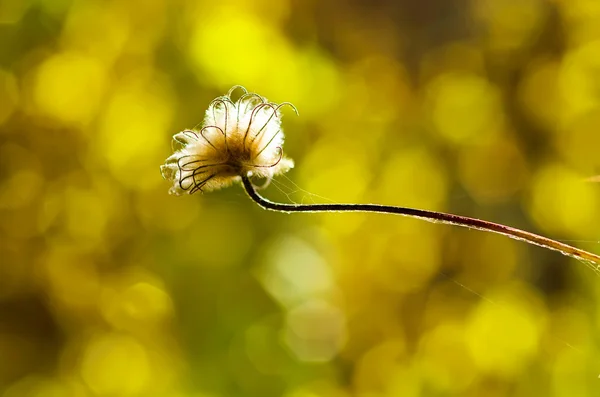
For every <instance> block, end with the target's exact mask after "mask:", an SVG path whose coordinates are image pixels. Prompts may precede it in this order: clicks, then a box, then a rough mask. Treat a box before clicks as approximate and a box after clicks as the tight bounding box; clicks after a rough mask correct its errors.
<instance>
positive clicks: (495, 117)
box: [427, 73, 503, 144]
mask: <svg viewBox="0 0 600 397" xmlns="http://www.w3.org/2000/svg"><path fill="white" fill-rule="evenodd" d="M427 96H428V101H429V103H430V106H431V112H432V114H431V118H432V121H433V124H434V126H435V127H436V130H437V132H438V133H439V134H440V135H441V136H442V137H443V138H444V139H447V140H448V141H450V142H452V143H455V144H459V143H460V144H467V143H472V142H480V141H481V140H482V139H485V138H487V137H489V136H490V134H492V133H494V132H495V131H496V129H497V128H498V126H499V124H498V123H501V122H502V120H503V119H502V109H501V106H500V99H499V97H498V92H497V89H496V88H495V87H494V86H492V85H491V84H490V83H489V82H488V81H487V80H485V79H484V78H482V77H480V76H477V75H476V74H470V73H447V74H443V75H441V76H439V77H437V78H436V79H435V80H433V81H432V82H431V83H430V84H429V86H428V87H427Z"/></svg>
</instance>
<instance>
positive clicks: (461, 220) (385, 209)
mask: <svg viewBox="0 0 600 397" xmlns="http://www.w3.org/2000/svg"><path fill="white" fill-rule="evenodd" d="M242 183H243V184H244V189H245V190H246V193H248V196H250V198H251V199H252V200H254V201H255V202H256V203H257V204H258V205H260V206H261V207H262V208H264V209H266V210H271V211H279V212H285V213H292V212H378V213H384V214H395V215H403V216H409V217H413V218H418V219H422V220H425V221H428V222H433V223H445V224H448V225H455V226H462V227H467V228H469V229H477V230H482V231H485V232H491V233H497V234H501V235H504V236H507V237H510V238H512V239H515V240H520V241H524V242H526V243H529V244H533V245H537V246H540V247H543V248H547V249H550V250H553V251H558V252H560V253H561V254H563V255H566V256H569V257H571V258H575V259H577V260H579V261H581V262H583V263H584V264H585V265H586V266H587V267H589V268H590V269H592V270H593V271H594V272H595V273H596V274H600V256H598V255H596V254H593V253H591V252H587V251H584V250H581V249H579V248H575V247H572V246H570V245H568V244H564V243H561V242H559V241H556V240H552V239H549V238H547V237H544V236H540V235H538V234H534V233H530V232H526V231H524V230H521V229H517V228H514V227H510V226H505V225H501V224H499V223H494V222H488V221H484V220H481V219H476V218H469V217H466V216H460V215H453V214H446V213H444V212H437V211H427V210H421V209H417V208H407V207H395V206H391V205H379V204H283V203H275V202H273V201H270V200H268V199H266V198H264V197H262V196H261V195H260V194H258V192H257V191H256V189H255V188H254V185H252V182H251V181H250V179H249V178H248V176H242Z"/></svg>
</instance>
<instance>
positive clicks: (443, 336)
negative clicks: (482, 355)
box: [418, 323, 477, 393]
mask: <svg viewBox="0 0 600 397" xmlns="http://www.w3.org/2000/svg"><path fill="white" fill-rule="evenodd" d="M418 362H419V364H418V366H419V368H420V369H421V371H422V373H423V375H424V378H425V379H426V381H427V383H428V384H430V385H431V386H432V387H433V388H434V389H436V390H439V391H440V392H446V393H458V392H460V391H462V390H465V389H466V388H467V387H468V386H469V385H470V384H471V383H472V382H473V380H474V379H475V376H476V373H477V369H476V367H475V365H474V363H473V360H472V358H471V356H470V354H469V351H468V349H467V346H466V343H465V330H464V326H463V325H462V324H459V323H446V324H442V325H440V326H438V327H435V328H434V329H433V330H431V331H429V332H428V333H426V334H425V335H423V336H422V338H421V341H420V349H419V354H418Z"/></svg>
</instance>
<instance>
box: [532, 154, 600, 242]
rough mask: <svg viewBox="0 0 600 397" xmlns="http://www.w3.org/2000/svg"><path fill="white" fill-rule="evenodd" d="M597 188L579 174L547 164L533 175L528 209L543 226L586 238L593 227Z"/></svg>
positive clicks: (546, 228)
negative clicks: (591, 220) (592, 220)
mask: <svg viewBox="0 0 600 397" xmlns="http://www.w3.org/2000/svg"><path fill="white" fill-rule="evenodd" d="M599 194H600V193H599V192H598V190H597V189H596V186H594V184H592V183H586V182H584V178H583V177H582V176H581V175H577V174H575V173H574V172H573V171H571V170H569V169H567V168H564V167H561V166H559V165H549V166H546V167H544V168H542V169H541V170H540V171H539V172H538V174H537V175H536V176H535V177H534V180H533V187H532V193H531V195H532V196H531V200H530V202H529V213H530V214H531V216H532V217H533V219H534V220H535V222H536V223H537V224H538V225H539V226H540V227H542V228H543V229H544V230H548V231H551V232H553V233H554V234H563V235H568V236H574V237H577V238H589V236H591V235H593V234H594V233H595V231H596V224H595V223H594V222H590V219H594V217H595V216H596V214H597V213H598V208H600V207H599V205H600V197H599Z"/></svg>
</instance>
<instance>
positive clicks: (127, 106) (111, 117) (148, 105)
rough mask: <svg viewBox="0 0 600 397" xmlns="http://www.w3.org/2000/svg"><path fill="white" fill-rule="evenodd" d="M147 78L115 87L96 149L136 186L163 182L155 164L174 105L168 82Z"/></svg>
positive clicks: (117, 174) (123, 178)
mask: <svg viewBox="0 0 600 397" xmlns="http://www.w3.org/2000/svg"><path fill="white" fill-rule="evenodd" d="M146 78H147V79H148V80H147V81H144V80H145V78H140V79H139V80H130V82H129V84H125V85H122V86H120V87H119V88H118V89H117V90H116V92H115V93H114V95H113V96H112V98H111V99H110V101H109V104H108V107H107V110H106V112H105V113H104V115H103V118H102V121H101V125H100V131H99V137H98V140H99V141H98V146H97V149H96V150H98V151H99V152H101V154H102V155H103V156H104V157H105V158H106V160H107V162H108V166H109V168H110V170H111V171H112V173H113V175H114V176H115V177H116V178H117V179H118V180H119V181H120V182H121V183H122V184H123V185H125V186H127V187H130V188H134V189H147V188H150V187H153V186H155V185H157V184H159V183H161V182H162V180H161V178H160V174H159V173H157V171H156V164H158V163H160V160H159V159H160V158H161V157H162V155H161V153H162V145H163V142H164V139H165V136H164V133H165V131H168V130H169V128H168V126H169V125H170V123H171V117H172V116H173V108H174V99H173V98H172V95H171V92H170V90H169V88H168V85H166V83H161V81H160V78H159V76H153V77H152V80H150V77H149V76H146Z"/></svg>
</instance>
